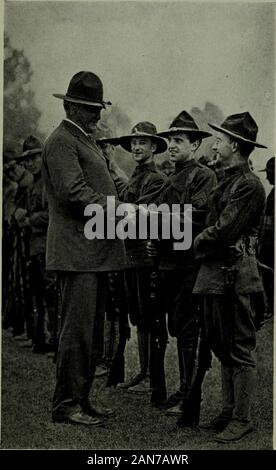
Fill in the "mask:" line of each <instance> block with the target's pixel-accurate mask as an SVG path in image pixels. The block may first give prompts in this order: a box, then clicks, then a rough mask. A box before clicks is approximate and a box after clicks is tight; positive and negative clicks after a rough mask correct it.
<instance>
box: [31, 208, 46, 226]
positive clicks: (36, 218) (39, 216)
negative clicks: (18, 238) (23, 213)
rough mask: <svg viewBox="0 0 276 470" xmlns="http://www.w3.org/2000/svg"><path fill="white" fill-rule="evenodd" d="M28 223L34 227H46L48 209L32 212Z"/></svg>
mask: <svg viewBox="0 0 276 470" xmlns="http://www.w3.org/2000/svg"><path fill="white" fill-rule="evenodd" d="M29 221H30V225H31V226H32V227H35V228H47V227H48V222H49V214H48V210H46V209H45V210H41V211H37V212H33V213H32V214H30V216H29Z"/></svg>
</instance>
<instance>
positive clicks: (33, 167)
mask: <svg viewBox="0 0 276 470" xmlns="http://www.w3.org/2000/svg"><path fill="white" fill-rule="evenodd" d="M41 166H42V157H41V154H40V153H36V154H35V155H31V156H29V157H28V158H27V160H26V167H27V170H29V172H30V173H32V175H37V174H38V173H40V172H41Z"/></svg>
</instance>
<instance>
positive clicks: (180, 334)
mask: <svg viewBox="0 0 276 470" xmlns="http://www.w3.org/2000/svg"><path fill="white" fill-rule="evenodd" d="M162 275H163V289H162V292H163V294H164V299H163V306H164V309H165V310H166V312H167V313H168V330H169V333H170V336H174V337H176V338H177V342H178V344H179V346H180V347H185V349H186V348H187V349H189V348H192V347H194V342H195V340H196V339H197V330H198V299H197V297H196V296H194V295H193V294H192V290H193V286H194V282H195V276H196V273H194V272H190V273H189V274H187V273H182V272H181V271H163V272H162Z"/></svg>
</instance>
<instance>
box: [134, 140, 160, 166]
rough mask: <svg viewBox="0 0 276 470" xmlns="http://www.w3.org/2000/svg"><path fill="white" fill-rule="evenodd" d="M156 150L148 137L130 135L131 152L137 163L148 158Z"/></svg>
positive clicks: (143, 161) (139, 163)
mask: <svg viewBox="0 0 276 470" xmlns="http://www.w3.org/2000/svg"><path fill="white" fill-rule="evenodd" d="M155 150H156V144H155V143H153V142H152V140H151V138H150V137H132V139H131V152H132V156H133V159H134V161H135V162H136V163H138V165H141V164H142V163H145V162H146V161H148V160H150V159H151V158H152V156H153V153H154V151H155Z"/></svg>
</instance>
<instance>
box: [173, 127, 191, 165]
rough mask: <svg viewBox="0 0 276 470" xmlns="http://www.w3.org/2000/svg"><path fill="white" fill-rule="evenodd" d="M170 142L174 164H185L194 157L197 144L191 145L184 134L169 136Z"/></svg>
mask: <svg viewBox="0 0 276 470" xmlns="http://www.w3.org/2000/svg"><path fill="white" fill-rule="evenodd" d="M168 141H169V145H168V150H169V153H170V161H171V162H172V163H177V162H185V161H188V160H190V159H191V158H192V157H193V155H194V151H195V150H196V147H197V144H196V145H195V142H193V143H191V142H190V141H189V138H188V136H187V135H186V134H185V133H184V132H178V133H176V134H172V135H169V137H168Z"/></svg>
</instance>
